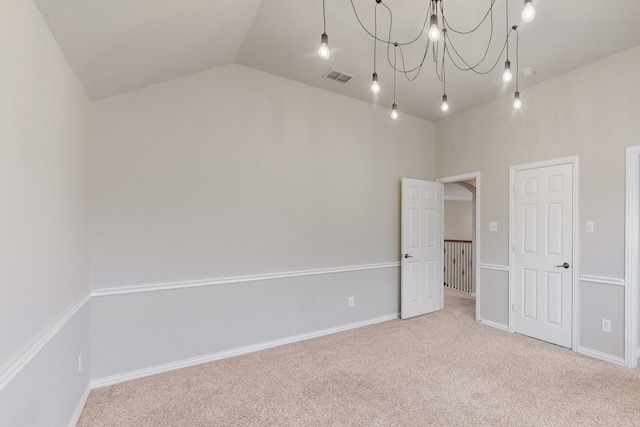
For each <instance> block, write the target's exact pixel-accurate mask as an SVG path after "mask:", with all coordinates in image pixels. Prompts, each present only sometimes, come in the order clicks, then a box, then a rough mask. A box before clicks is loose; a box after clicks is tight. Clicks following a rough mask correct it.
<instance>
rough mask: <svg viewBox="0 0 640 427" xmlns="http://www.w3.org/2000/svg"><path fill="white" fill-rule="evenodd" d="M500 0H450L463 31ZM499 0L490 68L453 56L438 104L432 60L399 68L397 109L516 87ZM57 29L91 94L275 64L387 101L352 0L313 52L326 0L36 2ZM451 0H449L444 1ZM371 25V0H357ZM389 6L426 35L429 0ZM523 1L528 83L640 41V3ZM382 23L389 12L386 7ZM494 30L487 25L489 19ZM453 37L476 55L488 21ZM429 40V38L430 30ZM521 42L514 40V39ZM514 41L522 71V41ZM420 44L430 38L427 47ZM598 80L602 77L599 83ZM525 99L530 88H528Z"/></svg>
mask: <svg viewBox="0 0 640 427" xmlns="http://www.w3.org/2000/svg"><path fill="white" fill-rule="evenodd" d="M491 1H492V0H446V3H443V4H444V5H445V14H446V15H447V19H448V21H449V24H450V25H452V26H454V25H455V26H457V27H458V28H460V29H468V28H471V27H473V26H474V25H475V24H476V23H477V22H479V21H480V19H481V17H482V16H483V15H484V13H485V11H486V10H487V9H488V7H489V4H490V3H491ZM493 1H495V12H494V26H495V32H494V41H493V43H492V44H491V48H490V50H489V54H488V57H490V58H491V59H492V61H491V64H489V65H488V66H487V67H486V68H485V69H487V68H491V65H492V64H493V63H494V62H496V60H497V62H498V65H497V67H496V68H495V69H494V71H493V72H491V73H489V74H488V75H476V74H474V73H470V72H461V71H458V70H455V69H454V67H453V66H452V65H450V64H447V65H446V67H447V68H446V70H447V73H446V81H447V95H448V99H449V105H450V107H451V108H450V110H449V112H448V113H442V112H441V111H440V101H441V97H442V83H441V82H440V81H439V80H438V78H437V77H436V75H435V70H434V64H433V62H432V60H431V58H430V56H429V57H428V58H427V62H426V63H425V66H424V68H423V70H422V72H421V74H420V75H419V76H418V78H417V79H416V80H415V81H413V82H409V81H407V79H405V78H404V76H402V75H398V78H397V93H396V102H397V104H398V110H399V111H400V114H403V113H408V114H411V115H414V116H418V117H422V118H425V119H429V120H434V121H435V120H438V119H440V118H442V117H443V116H444V115H445V114H447V115H450V114H454V113H456V112H460V111H464V110H467V109H470V108H473V107H475V106H477V105H480V104H483V103H485V102H488V101H490V100H493V99H496V98H498V97H500V96H503V95H507V94H512V93H513V92H514V91H515V79H514V81H512V82H511V83H510V84H505V83H503V82H502V80H501V74H502V69H503V65H502V64H503V62H504V60H505V58H504V55H503V56H502V58H498V56H499V53H500V50H501V48H502V43H504V34H505V29H506V28H507V27H506V22H505V7H506V4H505V1H506V0H493ZM35 2H36V4H37V5H38V7H39V8H40V11H41V13H42V15H43V16H44V18H45V20H46V22H47V23H48V25H49V27H50V29H51V32H52V33H53V35H54V37H55V38H56V40H57V42H58V44H59V45H60V47H61V49H62V50H63V52H64V54H65V55H66V57H67V59H68V60H69V63H70V64H71V66H72V68H73V69H74V71H75V72H76V74H77V76H78V78H79V79H80V81H81V82H82V84H83V86H84V88H85V90H86V91H87V93H88V95H89V97H90V98H91V99H92V100H96V99H101V98H105V97H108V96H112V95H116V94H118V93H122V92H126V91H130V90H133V89H138V88H141V87H144V86H148V85H151V84H154V83H159V82H162V81H165V80H168V79H172V78H176V77H180V76H184V75H187V74H191V73H194V72H198V71H203V70H206V69H209V68H213V67H219V66H222V65H226V64H229V63H238V64H242V65H246V66H248V67H252V68H256V69H259V70H262V71H265V72H268V73H272V74H275V75H278V76H282V77H285V78H288V79H291V80H295V81H298V82H302V83H305V84H308V85H311V86H315V87H318V88H322V89H326V90H329V91H332V92H335V93H339V94H343V95H345V96H349V97H353V98H356V99H360V100H363V101H366V102H371V103H374V104H377V105H380V106H381V107H384V108H390V106H391V104H392V103H393V70H392V68H391V67H390V66H389V64H388V63H387V55H386V48H385V47H384V46H381V44H378V49H377V67H376V68H377V69H376V71H377V72H378V74H379V78H380V85H381V87H382V91H381V92H380V94H379V95H377V96H376V97H374V96H373V94H372V93H371V91H370V90H369V86H370V84H371V74H372V72H373V40H372V39H371V38H370V37H369V36H367V35H366V34H365V32H364V30H362V28H361V27H360V25H359V24H358V21H357V20H356V18H355V15H354V10H353V8H352V3H351V0H326V13H327V33H328V35H329V46H330V48H331V58H330V59H328V60H323V59H320V58H319V57H318V55H317V50H318V47H319V44H320V34H321V33H322V30H323V22H322V1H321V0H180V1H176V0H109V1H104V0H35ZM443 2H444V0H443ZM353 4H354V5H355V8H356V10H357V11H358V13H359V14H360V16H361V19H362V21H363V23H364V24H365V25H366V26H367V27H369V28H370V29H371V30H372V26H373V16H374V15H373V10H374V6H375V1H374V0H353ZM384 4H386V5H388V6H389V7H390V8H391V9H392V10H393V13H394V15H393V20H394V21H393V22H394V26H393V28H394V33H393V35H394V38H397V40H398V41H403V40H406V39H408V38H409V37H412V36H414V35H415V34H417V33H419V31H420V29H421V28H422V23H423V21H424V17H425V13H426V6H427V5H428V1H427V0H384ZM523 4H524V2H523V1H521V0H509V7H510V13H509V17H510V18H509V22H510V25H514V24H516V25H519V31H520V44H519V46H520V48H519V53H520V55H519V58H520V64H519V68H520V70H522V69H524V68H526V67H533V68H534V69H535V70H536V73H535V75H534V76H533V77H529V78H524V77H522V76H520V79H519V84H520V90H521V92H522V91H523V89H525V88H526V87H528V86H531V85H535V84H537V83H540V82H542V81H544V80H546V79H549V78H551V77H554V76H557V75H560V74H563V73H565V72H567V71H570V70H572V69H575V68H579V67H581V66H583V65H586V64H588V63H591V62H594V61H596V60H598V59H602V58H605V57H607V56H610V55H613V54H615V53H617V52H621V51H623V50H626V49H629V48H631V47H634V46H637V45H640V25H637V17H638V16H640V1H637V0H621V1H617V2H606V3H605V2H602V1H595V0H563V1H553V0H534V4H535V6H536V12H537V13H536V18H535V20H534V21H533V22H531V23H528V24H526V23H523V22H522V21H521V18H520V13H521V11H522V6H523ZM378 13H379V15H378V16H379V21H378V25H379V27H378V28H379V31H380V33H382V32H383V31H384V32H386V31H388V18H386V17H385V16H386V14H385V13H384V11H383V9H379V12H378ZM487 28H488V27H487ZM450 35H451V38H452V39H453V40H454V42H455V43H456V46H457V47H458V49H459V50H460V51H464V52H465V53H464V54H465V55H469V56H470V58H471V60H478V59H479V56H478V55H481V53H482V52H483V49H484V47H486V46H487V40H488V35H489V31H488V30H481V31H479V32H478V33H477V34H474V35H472V36H467V37H465V38H464V39H461V38H460V36H458V37H454V35H453V34H450ZM423 38H424V37H423ZM511 43H513V39H511ZM513 46H514V45H512V48H511V50H510V52H511V54H510V56H511V58H510V59H511V62H512V68H513V69H514V70H515V66H516V64H515V60H514V57H515V54H514V52H515V48H514V47H513ZM420 49H424V44H421V48H420ZM418 53H419V52H417V50H412V49H411V48H407V50H406V51H405V59H406V64H407V66H413V65H415V64H417V63H419V61H420V58H421V56H420V58H417V57H416V55H417V54H418ZM329 69H336V70H339V71H341V72H344V73H347V74H350V75H352V76H353V78H352V79H351V80H350V81H349V82H348V83H346V84H342V83H339V82H335V81H331V80H328V79H325V78H323V75H324V74H325V73H326V72H327V71H328V70H329ZM594 84H597V82H594ZM522 100H523V103H525V104H526V92H525V93H523V95H522Z"/></svg>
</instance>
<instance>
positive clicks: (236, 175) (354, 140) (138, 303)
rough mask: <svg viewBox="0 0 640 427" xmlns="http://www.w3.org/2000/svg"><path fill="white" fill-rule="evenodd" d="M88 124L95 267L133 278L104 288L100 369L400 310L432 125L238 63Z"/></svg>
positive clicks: (118, 101)
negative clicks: (409, 227) (405, 232)
mask: <svg viewBox="0 0 640 427" xmlns="http://www.w3.org/2000/svg"><path fill="white" fill-rule="evenodd" d="M91 121H92V143H93V154H92V157H93V162H92V172H93V179H92V190H93V191H92V196H93V199H92V209H91V231H92V232H91V281H92V285H93V287H94V288H95V289H96V290H104V289H105V288H120V289H117V290H116V291H107V292H115V294H114V293H111V294H109V295H108V296H100V297H96V298H93V299H92V304H91V316H92V317H91V319H92V320H91V330H92V344H91V345H92V347H91V353H92V355H91V356H92V377H93V378H94V379H96V378H98V379H100V378H113V376H114V375H116V376H118V375H122V374H127V373H130V372H132V371H134V372H137V371H138V370H140V369H143V370H144V369H146V368H149V367H152V366H157V365H164V364H167V363H169V364H171V363H173V362H176V361H180V360H185V359H189V358H193V357H200V356H206V355H210V354H219V353H220V352H226V351H231V350H233V349H236V348H239V347H244V346H251V345H256V344H262V343H265V342H271V341H273V340H281V339H287V338H288V337H291V336H300V335H301V334H308V333H315V332H317V331H319V330H322V329H325V328H335V327H342V326H344V325H348V324H352V323H353V322H367V321H371V319H377V318H378V319H379V318H389V317H388V316H391V317H394V316H396V315H397V313H398V310H399V268H398V267H397V265H395V263H397V262H398V257H399V253H400V247H399V245H400V220H399V216H400V180H401V178H402V177H413V178H419V179H431V180H433V179H434V178H435V125H434V124H433V123H432V122H428V121H426V120H422V119H418V118H415V117H410V116H406V115H403V116H401V117H400V118H399V119H398V120H397V121H393V120H391V119H390V118H389V110H388V109H386V108H380V107H375V106H372V105H370V104H368V103H365V102H361V101H356V100H353V99H350V98H346V97H343V96H339V95H336V94H333V93H330V92H327V91H323V90H320V89H317V88H313V87H310V86H307V85H303V84H300V83H296V82H293V81H290V80H287V79H283V78H280V77H276V76H273V75H271V74H267V73H263V72H260V71H257V70H253V69H250V68H247V67H244V66H240V65H228V66H225V67H221V68H217V69H212V70H208V71H205V72H202V73H198V74H194V75H190V76H187V77H184V78H180V79H175V80H171V81H168V82H165V83H161V84H158V85H155V86H151V87H148V88H145V89H141V90H137V91H134V92H129V93H126V94H122V95H119V96H116V97H112V98H108V99H104V100H101V101H97V102H95V103H93V104H92V113H91ZM381 263H382V264H385V263H388V264H390V265H387V266H384V267H383V268H374V269H369V268H367V267H366V266H369V265H379V264H381ZM345 266H365V268H363V269H357V271H356V270H352V271H347V272H341V273H327V274H322V275H316V274H299V273H297V272H300V271H308V270H317V269H334V268H336V267H345ZM277 273H289V274H290V277H287V278H282V277H277V278H273V277H272V278H270V279H269V280H261V281H250V282H244V281H239V282H234V281H233V280H231V283H225V284H221V285H220V284H219V285H213V286H212V285H209V286H204V287H189V288H183V289H181V290H178V291H175V290H174V291H149V292H144V293H140V294H130V293H123V292H122V291H123V290H124V291H125V292H126V288H128V287H131V286H135V285H146V284H163V283H176V282H180V283H183V282H185V281H193V280H198V281H203V282H205V283H210V282H211V281H212V280H213V279H218V278H228V277H237V276H242V277H246V276H251V275H256V274H260V275H262V274H277ZM350 296H353V297H354V298H355V301H356V303H355V306H354V307H349V306H348V304H347V300H348V297H350ZM385 316H386V317H385ZM175 342H180V346H176V345H173V344H170V343H175ZM122 348H127V349H128V356H127V357H122V354H121V349H122ZM117 378H121V377H117Z"/></svg>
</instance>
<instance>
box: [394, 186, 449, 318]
mask: <svg viewBox="0 0 640 427" xmlns="http://www.w3.org/2000/svg"><path fill="white" fill-rule="evenodd" d="M442 188H443V186H442V184H440V183H437V182H429V181H421V180H417V179H409V178H402V239H401V240H402V241H401V245H400V246H401V249H402V254H401V255H400V256H401V286H400V289H401V291H400V294H401V295H400V317H401V318H403V319H407V318H409V317H414V316H419V315H421V314H426V313H431V312H433V311H436V310H441V309H442V303H443V299H442V297H443V295H442V286H443V281H442V268H443V264H442V258H443V252H442V191H443V190H442Z"/></svg>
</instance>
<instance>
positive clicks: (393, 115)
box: [391, 102, 398, 120]
mask: <svg viewBox="0 0 640 427" xmlns="http://www.w3.org/2000/svg"><path fill="white" fill-rule="evenodd" d="M391 118H392V119H393V120H397V119H398V106H397V105H396V103H395V102H394V103H393V107H391Z"/></svg>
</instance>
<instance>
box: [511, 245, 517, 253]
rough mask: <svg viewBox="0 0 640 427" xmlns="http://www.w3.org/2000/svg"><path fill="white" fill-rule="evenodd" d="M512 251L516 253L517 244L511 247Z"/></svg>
mask: <svg viewBox="0 0 640 427" xmlns="http://www.w3.org/2000/svg"><path fill="white" fill-rule="evenodd" d="M511 250H512V251H513V252H514V253H515V251H516V244H515V243H514V244H513V245H511Z"/></svg>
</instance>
